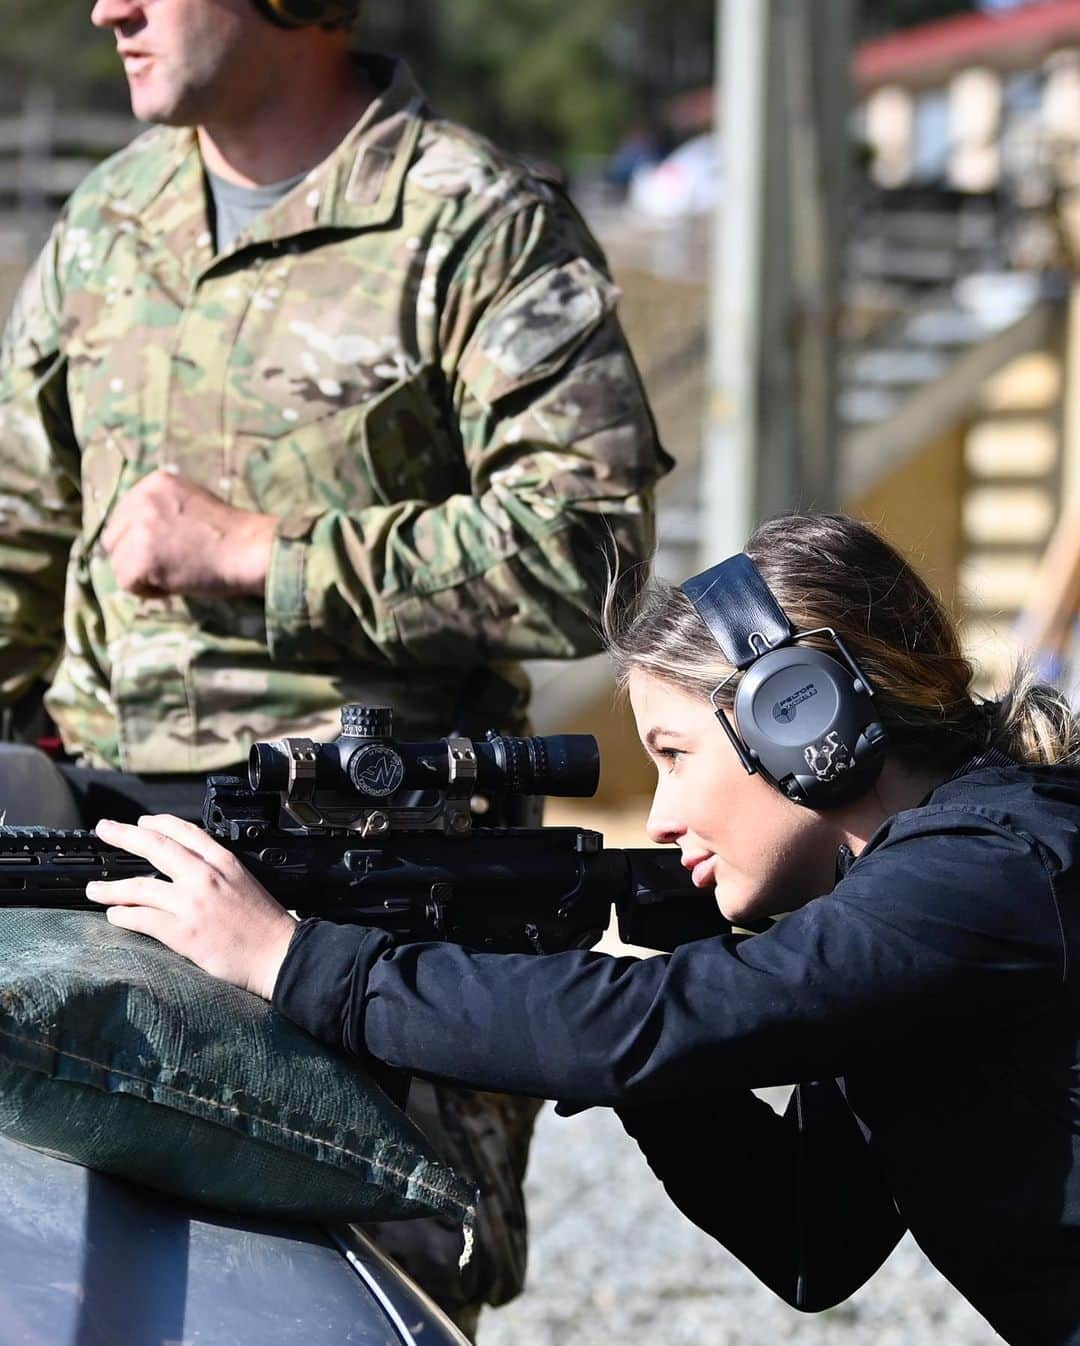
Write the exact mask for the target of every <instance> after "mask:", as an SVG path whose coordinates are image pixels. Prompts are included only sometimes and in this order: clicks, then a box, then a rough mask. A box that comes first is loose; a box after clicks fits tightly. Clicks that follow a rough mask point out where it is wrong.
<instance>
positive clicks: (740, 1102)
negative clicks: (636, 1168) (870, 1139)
mask: <svg viewBox="0 0 1080 1346" xmlns="http://www.w3.org/2000/svg"><path fill="white" fill-rule="evenodd" d="M619 1117H620V1120H621V1121H622V1123H623V1126H624V1127H625V1128H626V1130H627V1132H628V1133H629V1134H630V1135H631V1136H633V1138H634V1139H635V1140H636V1141H637V1143H638V1145H639V1146H640V1148H641V1150H642V1152H643V1154H644V1155H645V1158H646V1159H647V1160H648V1163H649V1167H650V1168H651V1169H652V1170H653V1172H654V1173H655V1174H656V1176H657V1177H658V1178H659V1179H660V1181H661V1182H662V1183H663V1184H664V1189H665V1191H666V1192H667V1194H668V1196H669V1197H671V1199H672V1201H673V1202H674V1203H675V1205H676V1206H678V1207H679V1209H680V1210H681V1211H682V1212H683V1214H684V1215H686V1216H687V1217H688V1218H689V1219H690V1220H692V1221H693V1222H694V1224H696V1225H697V1226H698V1228H699V1229H703V1230H705V1232H706V1233H707V1234H711V1235H712V1237H713V1238H715V1239H716V1240H717V1241H718V1242H720V1243H722V1244H723V1245H724V1246H725V1247H726V1248H727V1249H728V1250H729V1251H730V1252H732V1253H734V1255H735V1256H736V1257H737V1258H738V1259H739V1261H740V1262H742V1263H743V1264H744V1266H746V1267H748V1268H749V1269H750V1270H751V1271H752V1272H753V1273H754V1274H755V1275H756V1276H757V1277H758V1278H759V1279H760V1280H762V1281H764V1282H765V1284H766V1285H768V1286H769V1288H770V1289H771V1290H772V1291H773V1292H774V1293H775V1294H778V1295H779V1296H780V1297H781V1299H783V1300H785V1301H786V1302H787V1303H788V1304H790V1305H792V1307H793V1308H797V1309H802V1310H804V1311H806V1312H809V1313H817V1312H820V1311H821V1310H822V1309H827V1308H830V1307H831V1306H832V1305H834V1304H838V1303H840V1302H841V1301H842V1300H845V1299H847V1297H848V1296H849V1295H851V1294H853V1293H854V1292H855V1291H856V1290H857V1289H858V1288H859V1286H860V1285H863V1284H864V1283H865V1282H866V1281H867V1280H869V1278H870V1277H871V1276H872V1275H873V1274H874V1272H875V1271H877V1269H878V1267H880V1266H881V1264H882V1262H884V1260H885V1259H886V1257H888V1255H889V1253H890V1252H892V1250H893V1248H894V1247H895V1246H896V1243H897V1241H898V1240H899V1238H900V1236H901V1234H902V1233H903V1232H904V1222H903V1220H902V1219H901V1218H900V1215H899V1214H898V1212H897V1209H896V1205H895V1203H894V1201H893V1199H892V1196H891V1194H890V1192H889V1190H888V1187H887V1186H886V1184H885V1181H884V1179H883V1177H882V1175H881V1172H880V1170H879V1169H878V1167H877V1164H876V1163H875V1162H874V1159H873V1156H872V1154H871V1151H870V1147H869V1145H868V1144H867V1140H866V1137H865V1136H864V1135H863V1133H862V1130H861V1128H860V1126H859V1123H858V1122H857V1121H856V1119H855V1116H854V1114H853V1113H852V1111H851V1109H850V1108H849V1107H848V1105H847V1101H846V1099H845V1098H844V1096H843V1094H842V1092H841V1090H840V1087H839V1086H838V1084H837V1083H836V1082H835V1081H833V1080H824V1081H819V1082H815V1083H808V1084H802V1085H799V1086H798V1088H797V1089H796V1090H795V1091H794V1093H793V1094H792V1096H791V1102H790V1104H789V1106H788V1108H787V1111H786V1112H785V1114H784V1115H783V1116H777V1115H776V1113H774V1112H773V1110H772V1108H771V1107H770V1106H769V1105H768V1104H767V1103H765V1102H762V1101H761V1100H760V1099H758V1098H756V1097H755V1096H754V1095H753V1094H752V1093H749V1092H745V1091H727V1092H724V1091H714V1092H707V1093H705V1094H704V1095H703V1096H702V1097H700V1098H697V1099H695V1101H694V1104H693V1106H692V1107H686V1108H680V1109H679V1110H678V1112H677V1114H676V1115H673V1110H672V1109H671V1108H669V1107H668V1106H667V1105H665V1104H649V1105H645V1106H642V1107H638V1108H633V1107H626V1108H620V1109H619Z"/></svg>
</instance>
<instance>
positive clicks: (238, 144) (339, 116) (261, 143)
mask: <svg viewBox="0 0 1080 1346" xmlns="http://www.w3.org/2000/svg"><path fill="white" fill-rule="evenodd" d="M375 97H376V91H375V90H374V89H373V88H372V87H371V86H370V84H369V83H368V82H367V80H366V79H365V78H364V76H363V75H362V73H361V72H360V70H359V68H358V67H357V66H356V65H355V64H354V63H352V62H351V61H350V60H349V59H348V58H347V57H346V58H345V59H344V60H343V61H342V62H341V63H340V64H337V65H335V66H334V67H333V68H332V69H330V70H323V71H321V72H318V73H313V74H312V75H311V76H310V77H307V78H299V79H298V78H291V79H286V80H282V81H281V82H280V83H279V84H278V85H277V86H276V87H275V88H274V89H273V90H272V92H270V93H269V94H268V96H267V97H266V98H265V99H264V100H263V101H262V102H261V103H259V104H258V105H257V106H255V107H251V108H248V109H244V110H243V112H237V113H234V115H232V116H230V117H228V118H222V119H221V120H219V121H216V122H214V123H212V124H207V125H203V126H199V127H197V128H196V131H197V135H198V139H199V149H200V151H201V153H202V159H203V163H204V164H205V166H206V168H207V169H208V170H209V171H210V172H211V173H213V174H215V175H216V176H217V177H219V178H224V179H225V181H226V182H232V183H235V184H236V185H237V186H239V187H258V186H262V185H264V184H266V183H271V182H281V181H283V180H284V179H286V178H291V177H295V176H296V175H297V174H298V173H303V172H305V171H306V170H308V169H311V168H314V167H315V165H316V164H319V163H321V162H322V161H323V159H325V158H326V157H327V155H328V154H330V153H331V151H332V150H334V149H335V148H336V147H337V146H338V145H339V144H340V143H341V141H342V140H343V139H344V138H345V136H346V135H347V134H348V132H349V131H350V130H351V128H352V127H353V126H354V125H355V124H356V122H357V121H359V119H360V117H361V116H362V115H363V114H364V112H365V110H366V109H367V108H368V107H369V106H370V105H371V103H372V102H373V101H374V99H375Z"/></svg>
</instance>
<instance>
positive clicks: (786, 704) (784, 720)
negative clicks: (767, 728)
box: [772, 682, 818, 724]
mask: <svg viewBox="0 0 1080 1346" xmlns="http://www.w3.org/2000/svg"><path fill="white" fill-rule="evenodd" d="M817 694H818V689H817V688H816V687H815V686H814V684H813V683H812V682H808V683H807V684H806V685H805V686H804V687H800V688H799V689H798V691H795V692H792V693H791V695H790V696H784V697H781V698H780V700H779V701H777V703H776V704H775V705H774V706H773V708H772V716H773V719H774V720H777V721H779V723H780V724H790V723H791V722H792V720H793V719H794V718H795V716H796V715H798V713H799V707H800V706H801V705H802V703H803V702H804V701H809V700H810V698H811V697H812V696H817Z"/></svg>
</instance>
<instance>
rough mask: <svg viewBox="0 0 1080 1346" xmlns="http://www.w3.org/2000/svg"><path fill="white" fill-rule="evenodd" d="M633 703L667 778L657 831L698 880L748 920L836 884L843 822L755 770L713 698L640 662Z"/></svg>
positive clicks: (660, 789)
mask: <svg viewBox="0 0 1080 1346" xmlns="http://www.w3.org/2000/svg"><path fill="white" fill-rule="evenodd" d="M629 690H630V703H631V705H632V706H633V709H634V718H635V720H636V721H637V727H638V733H639V735H640V736H641V741H642V743H643V744H644V745H645V751H646V752H647V753H648V754H649V756H650V757H651V758H652V760H653V762H654V763H655V764H656V770H657V774H658V780H657V784H656V793H655V795H654V797H653V805H652V809H651V811H650V813H649V821H648V824H647V830H648V833H649V836H650V837H651V838H652V840H653V841H657V842H663V843H667V844H674V845H677V846H678V847H679V848H680V850H681V851H682V853H683V864H684V865H685V866H686V868H687V869H688V870H689V871H690V873H691V875H692V877H693V881H694V883H695V885H696V886H697V887H698V888H702V889H706V890H715V894H716V902H717V905H718V906H719V908H720V910H721V911H722V912H723V914H724V915H725V916H726V917H727V918H728V919H729V920H731V921H734V922H735V923H736V924H738V923H739V922H740V921H741V920H749V919H753V918H755V917H761V916H777V915H779V914H780V913H781V912H785V911H792V910H794V909H795V908H796V907H801V906H803V905H804V904H805V903H806V902H809V901H810V900H811V899H812V898H814V897H818V896H820V895H821V894H822V893H825V892H828V891H830V889H831V888H832V886H833V877H834V872H835V864H836V848H837V845H838V844H839V843H838V839H837V835H836V829H835V827H834V826H833V825H832V824H831V823H830V822H828V821H827V820H826V819H825V818H824V817H823V816H822V815H821V814H819V813H814V812H813V811H812V810H810V809H807V808H802V807H800V806H799V805H798V804H793V803H792V802H791V800H789V799H786V798H785V797H784V796H783V795H782V794H780V792H779V791H778V790H776V789H775V788H774V787H773V786H771V785H770V784H769V783H768V782H767V781H766V780H765V779H764V778H763V777H762V776H760V775H753V776H750V775H747V773H746V771H745V769H744V768H743V765H742V763H741V762H740V761H739V759H738V757H737V756H736V754H735V751H734V749H733V748H732V746H731V744H730V743H729V742H728V739H727V736H726V735H725V733H724V731H723V729H722V728H721V726H720V725H719V723H718V722H717V720H716V713H715V711H714V710H713V707H712V705H711V704H710V702H708V701H707V700H705V698H704V697H701V696H694V695H691V694H689V693H687V692H684V691H681V690H680V689H679V688H677V687H675V686H674V685H673V684H671V683H669V682H664V681H663V680H662V679H660V678H657V677H655V676H653V675H652V674H651V673H646V672H644V671H643V670H639V669H638V670H635V671H634V672H633V673H631V675H630V681H629Z"/></svg>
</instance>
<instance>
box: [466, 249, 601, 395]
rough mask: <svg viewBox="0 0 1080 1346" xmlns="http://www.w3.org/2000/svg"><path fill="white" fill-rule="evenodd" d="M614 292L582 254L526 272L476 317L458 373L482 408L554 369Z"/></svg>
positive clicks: (591, 328) (589, 328) (591, 325)
mask: <svg viewBox="0 0 1080 1346" xmlns="http://www.w3.org/2000/svg"><path fill="white" fill-rule="evenodd" d="M618 297H619V291H618V289H617V288H616V286H615V285H614V284H613V283H612V281H610V280H609V279H608V278H607V276H605V275H604V274H603V272H602V271H599V270H598V269H597V268H596V267H595V266H593V265H592V263H591V262H589V261H587V260H586V259H585V258H584V257H576V258H574V259H573V261H570V262H567V263H565V265H563V266H559V267H553V268H551V269H550V270H547V271H543V272H541V273H540V274H539V275H538V276H530V277H529V278H528V280H526V281H525V282H523V284H521V285H520V286H518V288H517V289H516V290H514V291H512V292H511V293H510V295H508V296H507V298H506V299H504V300H503V302H502V303H501V304H498V305H496V306H495V307H494V308H492V309H491V310H490V311H489V312H488V313H487V314H485V315H484V317H483V318H482V319H481V320H480V323H479V324H478V326H477V329H476V331H475V333H474V334H473V337H472V340H471V341H470V342H469V345H468V346H467V347H466V350H465V353H464V355H463V356H462V359H461V364H460V366H459V374H460V377H461V379H462V380H463V381H464V383H465V384H466V385H467V386H468V388H469V390H470V392H472V393H473V395H474V396H475V397H476V398H478V399H479V401H480V402H482V403H483V404H485V405H486V406H494V404H495V403H496V402H498V401H499V399H500V398H502V397H506V396H507V395H508V394H510V393H513V392H516V391H517V390H518V389H519V388H525V387H528V385H529V384H532V383H536V382H538V381H539V380H541V379H545V378H548V377H550V376H551V375H552V374H555V373H557V372H558V370H559V369H561V368H562V366H563V365H564V364H565V363H566V361H567V360H568V359H569V357H570V356H571V355H572V354H573V352H574V351H575V350H576V349H577V348H578V347H579V346H580V345H581V344H582V342H583V341H584V340H585V338H586V337H587V336H588V335H589V333H590V332H592V331H594V330H595V328H596V327H597V326H598V325H599V324H600V323H601V322H602V321H603V319H604V318H605V317H606V316H607V315H608V314H609V313H610V312H612V310H613V309H614V307H615V304H616V301H617V299H618Z"/></svg>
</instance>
